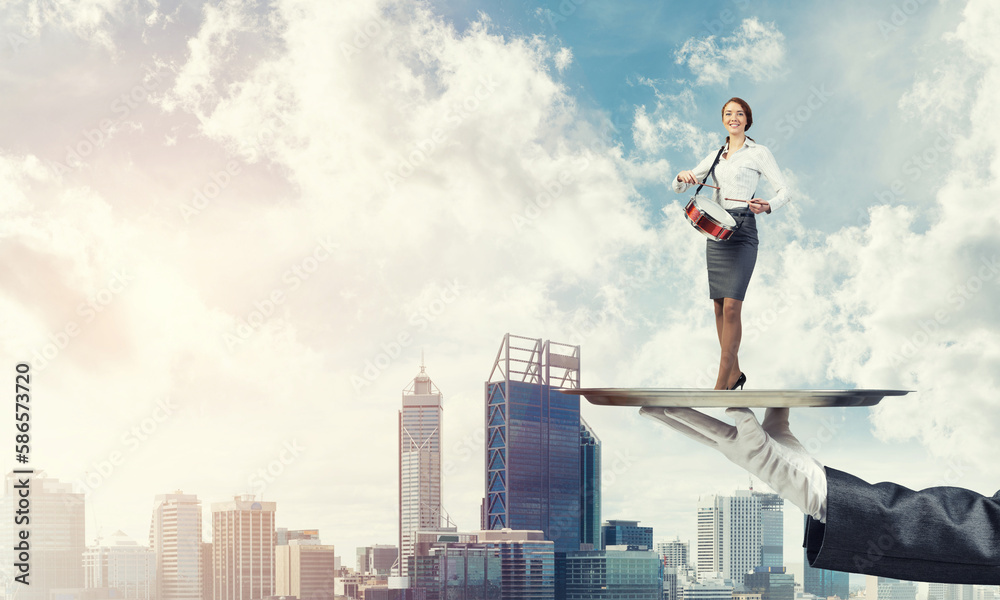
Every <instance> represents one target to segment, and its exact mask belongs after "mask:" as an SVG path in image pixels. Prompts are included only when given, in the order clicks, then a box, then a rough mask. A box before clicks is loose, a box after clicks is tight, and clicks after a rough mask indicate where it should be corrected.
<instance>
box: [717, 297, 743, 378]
mask: <svg viewBox="0 0 1000 600" xmlns="http://www.w3.org/2000/svg"><path fill="white" fill-rule="evenodd" d="M742 312H743V301H742V300H736V299H735V298H721V299H716V300H715V326H716V329H717V330H718V332H719V346H720V348H721V350H722V352H721V355H720V358H719V375H718V377H717V378H716V380H715V389H717V390H727V389H729V386H731V385H732V384H733V383H735V381H736V379H737V378H738V377H739V376H740V359H739V351H740V339H741V338H742V337H743V323H742V322H741V318H742Z"/></svg>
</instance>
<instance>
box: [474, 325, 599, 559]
mask: <svg viewBox="0 0 1000 600" xmlns="http://www.w3.org/2000/svg"><path fill="white" fill-rule="evenodd" d="M579 386H580V347H579V346H568V345H565V344H558V343H554V342H549V341H548V340H544V341H543V340H541V339H532V338H524V337H520V336H514V335H510V334H507V335H505V336H504V341H503V344H502V345H501V347H500V351H499V352H498V353H497V358H496V361H495V362H494V364H493V370H492V372H491V373H490V378H489V380H488V381H487V383H486V432H487V436H486V500H485V503H484V507H483V529H504V528H509V529H520V530H540V531H542V532H544V535H545V539H548V540H552V541H553V542H554V543H555V552H556V553H557V554H558V553H564V552H573V551H577V550H579V549H580V543H581V540H582V536H581V531H580V530H581V520H582V519H581V515H582V513H583V512H584V509H583V506H582V504H583V502H582V498H583V494H582V492H581V490H582V489H583V488H582V485H581V470H582V469H581V458H580V450H581V429H580V399H579V397H578V396H571V395H566V394H562V393H559V391H558V389H559V388H578V387H579Z"/></svg>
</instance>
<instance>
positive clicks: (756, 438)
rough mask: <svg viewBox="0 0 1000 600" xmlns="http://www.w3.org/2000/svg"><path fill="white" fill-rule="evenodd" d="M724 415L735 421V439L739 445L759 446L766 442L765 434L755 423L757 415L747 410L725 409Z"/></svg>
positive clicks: (758, 424)
mask: <svg viewBox="0 0 1000 600" xmlns="http://www.w3.org/2000/svg"><path fill="white" fill-rule="evenodd" d="M726 414H727V415H728V416H730V417H732V418H733V419H734V420H735V421H736V431H737V437H738V438H739V441H740V444H741V445H745V444H750V445H751V446H760V445H762V444H764V443H765V442H766V441H767V434H766V433H765V432H764V430H763V429H761V426H760V423H758V422H757V415H755V414H753V411H752V410H750V409H749V408H742V407H741V408H727V409H726Z"/></svg>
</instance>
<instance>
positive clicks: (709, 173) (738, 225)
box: [694, 144, 757, 234]
mask: <svg viewBox="0 0 1000 600" xmlns="http://www.w3.org/2000/svg"><path fill="white" fill-rule="evenodd" d="M725 151H726V145H725V144H723V145H722V147H721V148H719V153H718V154H716V155H715V162H713V163H712V168H711V169H709V170H708V173H706V174H705V178H704V179H702V180H701V183H700V184H698V189H697V190H695V191H694V195H695V196H697V195H698V194H699V193H700V192H701V188H702V187H703V186H704V185H705V184H706V183H708V178H709V177H711V176H712V173H715V165H717V164H719V159H720V158H722V153H723V152H725ZM756 196H757V192H756V191H754V193H753V196H750V199H751V200H753V199H754V198H755V197H756ZM746 219H747V218H746V216H743V217H741V218H740V222H739V223H737V224H736V228H735V229H733V233H734V234H735V233H736V232H737V231H739V230H740V227H743V221H746Z"/></svg>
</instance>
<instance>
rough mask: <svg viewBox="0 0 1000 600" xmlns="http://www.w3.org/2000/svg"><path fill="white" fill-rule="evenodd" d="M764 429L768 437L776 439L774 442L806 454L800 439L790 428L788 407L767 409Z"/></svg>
mask: <svg viewBox="0 0 1000 600" xmlns="http://www.w3.org/2000/svg"><path fill="white" fill-rule="evenodd" d="M762 427H763V428H764V431H765V432H767V434H768V435H770V436H771V437H772V438H774V440H775V441H776V442H778V443H779V444H781V445H782V446H786V447H788V448H791V449H793V450H796V451H799V452H805V448H803V447H802V444H801V443H800V442H799V440H798V438H796V437H795V435H794V434H792V430H791V429H789V427H788V408H787V407H782V408H769V409H767V411H766V412H765V413H764V423H763V425H762Z"/></svg>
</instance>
